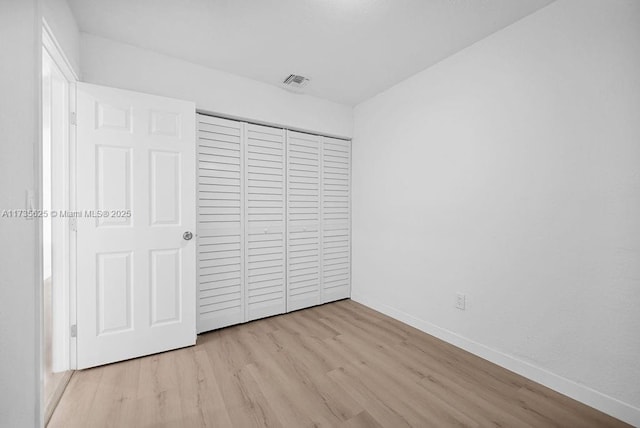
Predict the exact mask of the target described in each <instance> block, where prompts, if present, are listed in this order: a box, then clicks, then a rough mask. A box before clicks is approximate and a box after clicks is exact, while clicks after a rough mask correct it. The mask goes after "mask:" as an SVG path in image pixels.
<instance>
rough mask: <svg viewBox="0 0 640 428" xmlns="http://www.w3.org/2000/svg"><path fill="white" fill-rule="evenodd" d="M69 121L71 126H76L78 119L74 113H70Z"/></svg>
mask: <svg viewBox="0 0 640 428" xmlns="http://www.w3.org/2000/svg"><path fill="white" fill-rule="evenodd" d="M69 121H70V122H71V124H72V125H77V124H78V118H77V117H76V112H75V111H72V112H71V113H70V114H69Z"/></svg>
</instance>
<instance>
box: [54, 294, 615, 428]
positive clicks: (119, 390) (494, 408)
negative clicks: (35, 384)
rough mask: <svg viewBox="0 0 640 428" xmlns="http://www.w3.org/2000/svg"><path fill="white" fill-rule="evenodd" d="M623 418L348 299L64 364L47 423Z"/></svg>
mask: <svg viewBox="0 0 640 428" xmlns="http://www.w3.org/2000/svg"><path fill="white" fill-rule="evenodd" d="M102 426H110V427H119V428H120V427H201V426H209V427H240V428H245V427H254V426H268V427H281V426H284V427H306V426H327V427H380V426H382V427H392V428H397V427H403V426H412V427H430V426H433V427H449V426H470V427H475V426H502V427H521V426H522V427H526V426H530V427H547V426H548V427H596V426H597V427H605V426H606V427H618V426H627V425H625V424H623V423H622V422H620V421H618V420H616V419H613V418H611V417H609V416H607V415H604V414H602V413H600V412H598V411H596V410H594V409H592V408H589V407H587V406H584V405H582V404H580V403H578V402H576V401H574V400H571V399H569V398H567V397H565V396H562V395H560V394H558V393H555V392H553V391H551V390H549V389H548V388H545V387H542V386H540V385H538V384H536V383H534V382H532V381H529V380H527V379H525V378H523V377H521V376H518V375H516V374H514V373H512V372H509V371H507V370H505V369H502V368H500V367H498V366H496V365H494V364H491V363H489V362H487V361H485V360H482V359H480V358H478V357H475V356H473V355H471V354H469V353H467V352H465V351H462V350H460V349H458V348H455V347H453V346H451V345H448V344H446V343H444V342H442V341H440V340H438V339H435V338H434V337H432V336H429V335H427V334H425V333H422V332H420V331H418V330H415V329H413V328H411V327H409V326H407V325H405V324H403V323H401V322H399V321H395V320H393V319H391V318H389V317H387V316H384V315H382V314H380V313H378V312H375V311H373V310H371V309H368V308H366V307H364V306H362V305H360V304H358V303H355V302H352V301H350V300H344V301H340V302H335V303H331V304H327V305H323V306H318V307H315V308H310V309H305V310H302V311H298V312H294V313H291V314H286V315H281V316H277V317H272V318H267V319H264V320H259V321H254V322H252V323H248V324H243V325H238V326H235V327H229V328H225V329H221V330H218V331H214V332H211V333H207V334H203V335H201V336H199V337H198V344H197V345H196V346H194V347H191V348H184V349H180V350H176V351H171V352H166V353H163V354H158V355H152V356H148V357H144V358H139V359H135V360H130V361H125V362H122V363H117V364H111V365H108V366H104V367H98V368H94V369H89V370H84V371H81V372H77V373H75V374H74V376H73V378H72V379H71V382H70V384H69V386H68V388H67V390H66V392H65V395H64V396H63V398H62V400H61V401H60V404H59V405H58V408H57V409H56V411H55V413H54V415H53V417H52V418H51V422H50V423H49V427H51V428H53V427H65V428H72V427H102Z"/></svg>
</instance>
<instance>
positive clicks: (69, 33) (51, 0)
mask: <svg viewBox="0 0 640 428" xmlns="http://www.w3.org/2000/svg"><path fill="white" fill-rule="evenodd" d="M42 15H43V16H44V19H45V20H46V22H47V24H48V25H49V27H50V28H51V31H52V32H53V34H54V36H55V38H56V41H57V42H58V44H59V45H60V48H61V49H62V51H63V52H64V54H65V56H66V57H67V60H68V61H69V65H71V68H72V69H73V71H74V72H75V73H76V75H78V76H79V75H80V30H79V29H78V24H77V23H76V20H75V17H74V16H73V13H72V12H71V8H70V7H69V4H68V3H67V0H42Z"/></svg>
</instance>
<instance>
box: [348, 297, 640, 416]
mask: <svg viewBox="0 0 640 428" xmlns="http://www.w3.org/2000/svg"><path fill="white" fill-rule="evenodd" d="M351 299H352V300H354V301H356V302H358V303H361V304H363V305H365V306H368V307H369V308H371V309H374V310H376V311H378V312H382V313H383V314H385V315H388V316H390V317H392V318H395V319H397V320H398V321H402V322H403V323H405V324H408V325H410V326H412V327H415V328H417V329H418V330H421V331H424V332H425V333H427V334H430V335H432V336H435V337H437V338H438V339H441V340H444V341H445V342H447V343H450V344H452V345H454V346H457V347H458V348H461V349H464V350H465V351H468V352H471V353H472V354H474V355H477V356H479V357H481V358H484V359H485V360H487V361H490V362H492V363H494V364H497V365H499V366H500V367H504V368H505V369H507V370H511V371H512V372H515V373H517V374H519V375H521V376H524V377H526V378H527V379H531V380H532V381H534V382H537V383H539V384H542V385H544V386H546V387H547V388H551V389H553V390H554V391H557V392H559V393H561V394H563V395H566V396H568V397H571V398H573V399H574V400H577V401H579V402H581V403H584V404H586V405H587V406H590V407H593V408H594V409H597V410H600V411H601V412H603V413H606V414H608V415H611V416H613V417H615V418H618V419H620V420H621V421H624V422H626V423H628V424H631V425H633V426H637V427H640V408H637V407H634V406H632V405H630V404H628V403H624V402H622V401H620V400H617V399H615V398H613V397H610V396H608V395H606V394H603V393H601V392H598V391H596V390H594V389H591V388H589V387H588V386H585V385H581V384H579V383H577V382H574V381H572V380H569V379H566V378H564V377H562V376H559V375H557V374H554V373H552V372H550V371H548V370H545V369H543V368H541V367H537V366H534V365H532V364H530V363H528V362H525V361H522V360H519V359H518V358H515V357H513V356H511V355H508V354H505V353H504V352H501V351H498V350H496V349H493V348H490V347H488V346H486V345H483V344H481V343H478V342H474V341H473V340H470V339H467V338H466V337H463V336H460V335H459V334H456V333H454V332H452V331H450V330H447V329H444V328H441V327H438V326H437V325H434V324H432V323H430V322H428V321H424V320H421V319H418V318H416V317H414V316H412V315H409V314H407V313H405V312H403V311H400V310H398V309H396V308H393V307H391V306H389V305H387V304H385V303H381V302H378V301H375V300H373V299H370V298H368V297H365V296H361V295H358V294H356V295H353V296H351Z"/></svg>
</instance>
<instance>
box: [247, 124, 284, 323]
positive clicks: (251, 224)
mask: <svg viewBox="0 0 640 428" xmlns="http://www.w3.org/2000/svg"><path fill="white" fill-rule="evenodd" d="M245 129H246V131H245V138H246V145H245V166H246V170H245V179H246V187H245V207H246V224H245V231H246V233H245V248H246V250H245V251H246V257H247V260H246V267H245V278H246V293H247V297H246V302H247V304H246V320H247V321H250V320H254V319H257V318H263V317H267V316H271V315H276V314H281V313H284V312H285V311H286V294H285V293H286V272H285V226H286V224H285V198H286V194H285V160H286V159H285V155H286V153H285V136H284V133H285V131H284V130H283V129H278V128H271V127H267V126H259V125H252V124H246V125H245Z"/></svg>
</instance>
